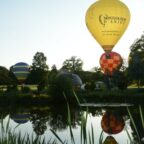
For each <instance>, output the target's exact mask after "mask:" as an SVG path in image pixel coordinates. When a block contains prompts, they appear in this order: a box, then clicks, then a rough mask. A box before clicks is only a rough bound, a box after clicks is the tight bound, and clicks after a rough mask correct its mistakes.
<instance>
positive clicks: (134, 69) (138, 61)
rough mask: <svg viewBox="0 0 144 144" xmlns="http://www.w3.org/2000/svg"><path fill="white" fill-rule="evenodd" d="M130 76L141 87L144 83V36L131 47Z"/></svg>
mask: <svg viewBox="0 0 144 144" xmlns="http://www.w3.org/2000/svg"><path fill="white" fill-rule="evenodd" d="M130 50H131V52H130V55H129V67H128V76H129V77H130V79H131V80H132V81H134V82H136V83H137V86H138V87H140V85H141V84H142V82H143V81H144V35H142V36H141V38H140V39H137V40H136V41H135V42H134V43H133V44H132V46H131V47H130Z"/></svg>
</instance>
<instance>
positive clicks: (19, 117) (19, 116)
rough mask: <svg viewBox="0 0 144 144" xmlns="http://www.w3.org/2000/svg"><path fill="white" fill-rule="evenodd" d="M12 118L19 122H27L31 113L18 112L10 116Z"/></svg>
mask: <svg viewBox="0 0 144 144" xmlns="http://www.w3.org/2000/svg"><path fill="white" fill-rule="evenodd" d="M10 117H11V119H12V120H13V121H14V122H16V123H18V124H24V123H27V122H28V121H29V119H30V114H29V113H26V112H24V113H17V114H13V115H11V116H10Z"/></svg>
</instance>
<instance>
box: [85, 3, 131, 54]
mask: <svg viewBox="0 0 144 144" xmlns="http://www.w3.org/2000/svg"><path fill="white" fill-rule="evenodd" d="M129 21H130V12H129V9H128V7H127V6H126V5H125V4H124V3H122V2H120V1H119V0H99V1H97V2H95V3H94V4H92V5H91V6H90V7H89V9H88V10H87V13H86V25H87V28H88V30H89V31H90V32H91V34H92V35H93V37H94V38H95V39H96V40H97V41H98V43H99V44H100V45H101V47H102V48H103V49H104V50H105V51H106V52H107V51H108V52H110V51H111V50H112V49H113V47H114V46H115V44H116V43H117V42H118V40H119V39H120V38H121V36H122V35H123V33H124V32H125V30H126V28H127V26H128V24H129Z"/></svg>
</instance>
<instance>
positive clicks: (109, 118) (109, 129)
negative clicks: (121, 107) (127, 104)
mask: <svg viewBox="0 0 144 144" xmlns="http://www.w3.org/2000/svg"><path fill="white" fill-rule="evenodd" d="M124 126H125V122H124V119H123V117H122V116H121V115H120V114H119V113H118V112H113V111H106V112H105V113H104V115H103V117H102V120H101V127H102V129H103V131H104V132H106V133H108V134H118V133H120V132H121V131H122V130H123V128H124Z"/></svg>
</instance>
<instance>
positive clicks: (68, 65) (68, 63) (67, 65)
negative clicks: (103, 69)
mask: <svg viewBox="0 0 144 144" xmlns="http://www.w3.org/2000/svg"><path fill="white" fill-rule="evenodd" d="M82 66H83V61H82V60H81V59H80V58H77V57H76V56H72V57H71V58H70V59H66V60H65V61H64V62H63V66H62V69H66V70H68V71H70V72H75V71H82Z"/></svg>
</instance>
